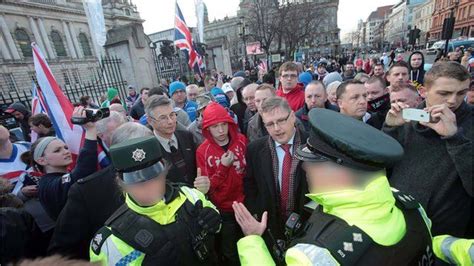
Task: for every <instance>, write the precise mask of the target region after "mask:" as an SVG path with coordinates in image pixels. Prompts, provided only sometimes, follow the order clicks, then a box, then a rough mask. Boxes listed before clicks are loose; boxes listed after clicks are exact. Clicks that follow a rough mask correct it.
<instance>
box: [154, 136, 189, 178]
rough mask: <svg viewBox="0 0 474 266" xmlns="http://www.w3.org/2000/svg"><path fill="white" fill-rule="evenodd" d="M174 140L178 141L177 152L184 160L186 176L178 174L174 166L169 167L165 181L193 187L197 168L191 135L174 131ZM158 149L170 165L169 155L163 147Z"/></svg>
mask: <svg viewBox="0 0 474 266" xmlns="http://www.w3.org/2000/svg"><path fill="white" fill-rule="evenodd" d="M174 134H175V136H176V139H178V152H179V153H180V154H181V156H182V157H183V159H184V162H185V164H186V176H183V175H181V174H180V172H179V170H178V168H177V167H176V166H174V165H172V166H171V168H170V170H169V172H168V175H167V176H166V179H167V180H168V181H170V182H173V183H185V184H187V185H189V186H191V187H193V186H194V185H193V182H194V179H196V174H197V168H196V167H197V166H196V149H197V147H196V144H195V143H194V140H193V134H191V133H190V132H189V131H183V130H176V131H175V132H174ZM160 149H161V152H162V154H164V156H163V157H164V158H165V159H166V160H167V161H168V162H170V163H171V153H169V152H167V151H165V149H164V148H163V146H161V144H160Z"/></svg>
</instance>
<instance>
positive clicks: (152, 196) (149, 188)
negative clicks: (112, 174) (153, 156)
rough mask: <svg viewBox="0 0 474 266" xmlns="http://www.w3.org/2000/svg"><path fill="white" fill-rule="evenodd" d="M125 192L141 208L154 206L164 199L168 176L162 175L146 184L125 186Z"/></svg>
mask: <svg viewBox="0 0 474 266" xmlns="http://www.w3.org/2000/svg"><path fill="white" fill-rule="evenodd" d="M124 189H125V192H127V193H128V195H129V196H130V197H132V198H133V200H135V201H136V202H137V203H138V204H139V205H140V206H143V207H145V206H153V205H155V204H157V203H158V202H160V201H161V200H162V199H163V196H164V195H165V192H166V175H165V174H162V175H160V176H158V177H156V178H153V179H150V180H148V181H145V182H141V183H137V184H133V185H124Z"/></svg>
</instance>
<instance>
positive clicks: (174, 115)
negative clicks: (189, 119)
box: [150, 112, 178, 123]
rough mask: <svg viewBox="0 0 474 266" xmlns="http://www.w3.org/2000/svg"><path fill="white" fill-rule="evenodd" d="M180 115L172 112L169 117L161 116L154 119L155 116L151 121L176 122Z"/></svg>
mask: <svg viewBox="0 0 474 266" xmlns="http://www.w3.org/2000/svg"><path fill="white" fill-rule="evenodd" d="M177 116H178V114H177V113H176V112H171V113H170V114H169V115H160V116H158V117H157V118H154V117H153V116H150V118H151V119H153V120H155V121H156V122H158V123H160V122H166V121H168V119H171V121H174V120H175V119H176V117H177Z"/></svg>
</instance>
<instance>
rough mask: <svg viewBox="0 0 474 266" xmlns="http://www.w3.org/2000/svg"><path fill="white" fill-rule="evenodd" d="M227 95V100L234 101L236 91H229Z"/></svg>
mask: <svg viewBox="0 0 474 266" xmlns="http://www.w3.org/2000/svg"><path fill="white" fill-rule="evenodd" d="M225 95H227V98H229V100H232V99H234V96H235V92H234V91H228V92H226V93H225Z"/></svg>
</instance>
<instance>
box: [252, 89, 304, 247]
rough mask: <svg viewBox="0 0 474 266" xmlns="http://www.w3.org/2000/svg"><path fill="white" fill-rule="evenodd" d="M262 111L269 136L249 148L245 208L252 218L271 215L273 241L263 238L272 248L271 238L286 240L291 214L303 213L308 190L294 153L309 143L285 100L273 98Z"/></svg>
mask: <svg viewBox="0 0 474 266" xmlns="http://www.w3.org/2000/svg"><path fill="white" fill-rule="evenodd" d="M261 111H262V112H261V116H262V120H263V123H264V126H265V128H266V129H267V131H268V134H269V136H267V137H263V138H260V139H257V140H255V141H253V142H251V143H250V144H249V146H248V148H247V156H246V162H247V173H246V176H245V178H244V194H245V206H247V207H248V209H249V210H250V212H251V213H252V215H258V216H260V215H262V213H263V212H264V211H267V212H268V228H269V229H270V231H271V235H272V236H273V237H271V236H270V234H269V233H266V234H264V236H263V237H264V239H265V241H266V243H267V245H269V246H273V245H274V243H273V241H272V238H273V239H284V225H285V222H286V220H287V218H288V216H289V214H291V213H292V212H298V213H302V210H303V206H304V203H305V199H304V195H305V194H306V193H307V192H308V188H307V183H306V180H305V178H304V176H305V174H304V171H303V170H302V168H301V164H300V163H299V162H298V159H296V158H295V151H296V149H298V148H299V147H300V146H302V145H304V144H305V143H306V139H307V134H306V133H305V132H304V131H301V130H298V129H297V127H295V123H296V116H295V113H294V112H293V111H292V110H291V108H290V106H289V104H288V102H287V101H286V100H285V99H283V98H281V97H270V98H268V99H266V100H265V101H264V102H263V103H262V105H261ZM259 218H260V217H259Z"/></svg>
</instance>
